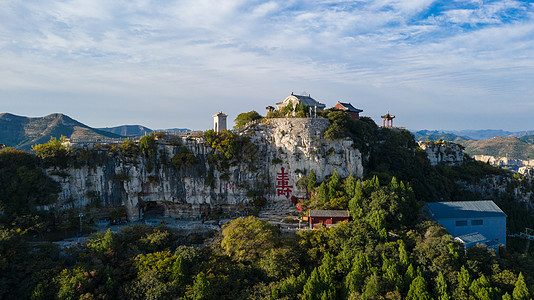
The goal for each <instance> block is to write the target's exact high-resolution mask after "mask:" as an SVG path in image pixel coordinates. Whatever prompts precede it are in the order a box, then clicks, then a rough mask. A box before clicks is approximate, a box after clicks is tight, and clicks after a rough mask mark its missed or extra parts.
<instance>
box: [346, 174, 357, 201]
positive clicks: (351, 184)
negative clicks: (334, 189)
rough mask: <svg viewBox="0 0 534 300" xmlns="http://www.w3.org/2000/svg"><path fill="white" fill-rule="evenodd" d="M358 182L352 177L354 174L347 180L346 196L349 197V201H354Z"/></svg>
mask: <svg viewBox="0 0 534 300" xmlns="http://www.w3.org/2000/svg"><path fill="white" fill-rule="evenodd" d="M356 182H357V181H356V179H355V178H354V176H352V174H350V175H349V177H347V179H345V194H346V195H347V197H349V199H352V197H354V194H355V192H356Z"/></svg>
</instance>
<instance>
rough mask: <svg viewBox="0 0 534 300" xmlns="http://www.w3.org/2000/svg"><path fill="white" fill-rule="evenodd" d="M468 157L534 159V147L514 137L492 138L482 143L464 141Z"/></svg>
mask: <svg viewBox="0 0 534 300" xmlns="http://www.w3.org/2000/svg"><path fill="white" fill-rule="evenodd" d="M462 145H463V146H465V152H466V153H467V154H469V155H491V156H495V157H508V158H517V159H525V160H528V159H534V145H533V144H530V143H528V142H526V141H523V140H521V139H518V138H516V137H494V138H492V139H489V140H482V141H474V140H470V141H464V142H462Z"/></svg>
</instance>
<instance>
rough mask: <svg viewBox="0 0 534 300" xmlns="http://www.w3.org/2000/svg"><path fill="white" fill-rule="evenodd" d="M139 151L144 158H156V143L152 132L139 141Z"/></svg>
mask: <svg viewBox="0 0 534 300" xmlns="http://www.w3.org/2000/svg"><path fill="white" fill-rule="evenodd" d="M139 149H141V152H142V153H143V154H144V155H145V156H146V157H149V158H154V157H155V156H156V151H157V142H156V135H155V134H154V132H151V133H150V134H149V135H145V136H143V137H142V138H141V139H139Z"/></svg>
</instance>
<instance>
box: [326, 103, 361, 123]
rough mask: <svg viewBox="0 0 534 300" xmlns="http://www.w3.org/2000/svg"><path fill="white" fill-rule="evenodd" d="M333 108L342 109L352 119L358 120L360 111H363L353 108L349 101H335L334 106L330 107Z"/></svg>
mask: <svg viewBox="0 0 534 300" xmlns="http://www.w3.org/2000/svg"><path fill="white" fill-rule="evenodd" d="M332 109H333V110H339V111H344V112H345V113H347V114H348V115H350V116H351V117H352V118H353V119H356V120H359V119H360V113H361V112H363V109H359V108H355V107H354V106H352V104H350V103H345V102H339V101H338V102H337V104H336V105H334V107H332Z"/></svg>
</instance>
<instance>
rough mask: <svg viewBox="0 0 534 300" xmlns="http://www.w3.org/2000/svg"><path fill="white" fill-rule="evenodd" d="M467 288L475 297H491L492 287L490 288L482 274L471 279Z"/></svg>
mask: <svg viewBox="0 0 534 300" xmlns="http://www.w3.org/2000/svg"><path fill="white" fill-rule="evenodd" d="M469 290H470V291H471V293H472V295H474V296H475V298H476V299H479V300H484V299H492V298H493V289H492V288H491V286H490V283H489V281H488V279H487V278H486V276H484V274H482V275H481V276H480V277H479V278H477V279H475V280H473V282H472V283H471V286H470V287H469Z"/></svg>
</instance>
